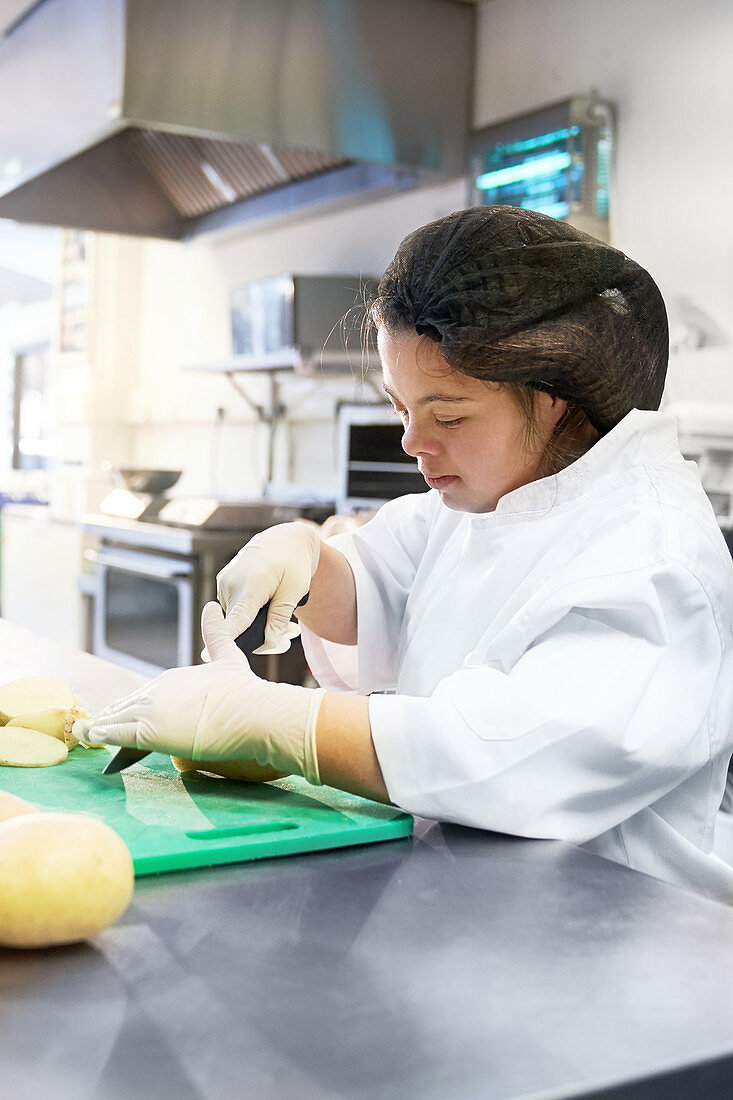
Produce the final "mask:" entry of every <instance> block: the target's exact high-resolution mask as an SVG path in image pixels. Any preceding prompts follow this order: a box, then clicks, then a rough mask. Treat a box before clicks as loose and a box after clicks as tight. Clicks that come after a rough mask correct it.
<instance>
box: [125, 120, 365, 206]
mask: <svg viewBox="0 0 733 1100" xmlns="http://www.w3.org/2000/svg"><path fill="white" fill-rule="evenodd" d="M125 145H126V147H127V149H128V150H129V152H130V154H131V155H133V156H135V157H136V158H137V159H138V161H139V162H140V163H141V164H142V165H143V167H144V168H145V169H146V170H147V171H148V172H149V173H150V175H151V176H152V177H153V179H154V180H155V181H156V183H157V184H158V186H159V187H160V188H161V189H162V190H163V191H164V192H165V194H166V195H167V196H168V198H169V199H170V201H171V202H172V203H173V205H174V207H175V208H176V210H177V211H178V213H179V214H181V215H182V216H183V217H186V218H191V217H197V216H198V215H200V214H208V213H210V212H211V211H212V210H217V209H218V208H219V207H221V206H222V205H223V204H225V203H226V202H236V201H238V200H239V199H244V198H249V197H251V196H252V195H257V194H260V193H262V192H263V191H271V190H272V189H273V188H274V187H282V186H283V185H284V184H288V183H293V182H294V181H295V180H300V179H306V178H307V177H308V176H313V175H316V174H318V173H320V172H327V171H330V170H331V169H332V168H339V167H342V166H344V165H346V164H348V163H349V162H348V161H347V160H346V159H344V158H343V157H328V156H325V155H324V154H322V153H316V152H310V151H303V150H295V149H284V148H276V147H272V154H273V158H274V159H275V163H276V164H280V165H282V169H283V171H284V178H283V171H278V170H277V168H276V167H275V165H274V164H273V162H272V159H271V158H270V157H269V156H268V155H267V153H266V152H264V151H263V148H262V146H260V145H259V144H257V143H256V142H235V141H218V140H215V139H212V138H192V137H186V136H185V135H182V134H167V133H163V132H160V131H154V130H136V129H131V130H128V131H126V133H125ZM204 165H209V166H211V168H213V169H214V172H213V173H210V174H208V173H207V172H206V170H205V168H204ZM212 176H213V179H212ZM216 176H218V177H219V178H220V179H221V181H222V183H223V184H224V188H225V190H224V189H222V187H217V185H216V183H215V182H214V181H215V179H216Z"/></svg>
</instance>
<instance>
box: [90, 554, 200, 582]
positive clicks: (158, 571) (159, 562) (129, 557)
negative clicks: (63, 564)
mask: <svg viewBox="0 0 733 1100" xmlns="http://www.w3.org/2000/svg"><path fill="white" fill-rule="evenodd" d="M97 565H98V566H105V567H107V568H112V569H122V570H124V571H125V572H126V573H135V574H138V575H140V576H143V577H155V578H157V579H159V580H166V581H176V580H190V579H191V578H192V576H193V562H182V561H170V560H168V559H166V558H163V557H160V558H159V557H156V556H155V555H154V554H149V555H148V554H146V555H143V554H134V553H133V554H127V553H124V552H122V553H118V554H116V553H115V552H114V551H110V550H106V549H104V550H101V549H100V550H98V551H97Z"/></svg>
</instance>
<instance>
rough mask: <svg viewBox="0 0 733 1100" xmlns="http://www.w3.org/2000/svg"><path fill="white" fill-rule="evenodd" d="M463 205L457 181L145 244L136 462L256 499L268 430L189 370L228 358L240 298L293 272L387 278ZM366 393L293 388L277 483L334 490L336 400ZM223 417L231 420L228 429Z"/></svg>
mask: <svg viewBox="0 0 733 1100" xmlns="http://www.w3.org/2000/svg"><path fill="white" fill-rule="evenodd" d="M466 197H467V185H466V182H465V181H464V180H462V179H459V180H454V181H451V182H449V183H445V184H442V185H440V186H435V187H431V188H425V189H421V190H419V191H413V192H407V193H404V194H400V195H396V196H393V197H391V198H387V199H381V200H379V201H372V202H364V203H362V204H360V205H357V206H354V207H351V208H347V209H344V210H341V211H339V212H337V213H333V214H329V215H316V216H311V217H308V218H305V219H302V220H295V221H289V222H288V223H287V224H283V225H281V226H280V227H278V228H271V229H270V230H268V231H262V232H260V233H252V232H248V233H242V232H241V231H239V232H234V233H232V234H231V235H229V236H223V237H217V238H215V239H214V238H203V239H201V240H199V241H195V242H192V243H190V244H187V245H181V244H176V243H166V242H159V241H149V242H145V244H144V246H143V248H144V253H143V271H144V275H143V286H142V292H141V294H140V299H139V300H140V308H141V310H142V315H141V316H142V319H141V325H140V371H139V375H138V384H137V388H136V392H135V396H134V400H133V403H132V413H133V415H134V416H135V417H136V418H137V419H139V421H140V427H139V428H138V429H137V431H136V437H135V453H134V455H133V456H132V459H133V460H134V461H135V462H136V463H138V464H139V465H162V466H173V467H175V468H179V467H182V468H183V469H184V470H185V475H184V477H183V478H182V479H181V481H180V482H179V486H178V487H177V488H178V490H179V491H181V492H187V493H204V494H206V493H214V494H217V495H225V496H247V495H251V494H256V493H258V492H259V490H260V488H261V485H262V482H263V480H264V476H265V464H266V459H265V454H266V433H265V430H264V429H263V428H262V427H260V426H259V425H257V424H256V421H255V419H254V415H253V414H252V412H251V411H250V409H249V408H248V406H247V404H246V402H245V401H244V399H243V398H242V397H240V396H239V395H238V394H237V393H236V392H235V391H234V390H233V388H232V387H231V386H230V385H229V383H228V382H227V381H226V379H224V378H223V377H222V376H220V375H217V374H215V373H206V374H201V373H196V372H192V371H190V370H188V369H186V368H188V367H191V366H195V365H196V364H199V365H201V364H211V363H216V362H222V361H224V360H226V359H228V358H229V356H230V355H231V343H230V329H229V296H230V293H231V290H232V289H233V288H234V287H236V286H238V285H239V284H241V283H245V282H247V281H248V280H251V279H259V278H264V277H266V276H268V275H275V274H280V273H286V272H290V273H296V274H312V273H317V274H344V273H354V274H363V275H377V276H378V275H380V274H381V272H382V271H383V270H384V268H385V266H386V265H387V263H388V262H389V260H390V259H391V258H392V255H393V254H394V251H395V249H396V247H397V245H398V244H399V242H400V241H401V240H402V238H403V237H404V236H405V235H406V234H407V233H409V232H410V231H411V230H412V229H414V228H415V227H416V226H417V225H420V224H422V223H423V222H426V221H430V220H431V219H433V218H437V217H441V216H442V215H443V214H447V213H450V211H452V210H456V209H459V208H460V207H462V206H465V203H466ZM240 381H241V384H242V385H243V386H244V387H245V388H246V390H247V392H248V393H249V394H250V395H251V397H252V399H253V400H255V401H257V402H259V403H266V401H267V399H268V393H267V385H268V383H267V381H266V380H265V379H263V378H261V377H249V376H247V377H246V378H242V379H240ZM363 393H364V390H363V386H362V384H361V381H360V380H359V379H357V378H355V379H353V380H350V379H344V380H341V381H340V382H336V381H328V382H325V383H319V384H318V385H317V386H316V385H314V383H313V382H311V381H304V380H292V381H285V382H284V383H283V398H284V402H285V404H286V405H287V406H288V408H289V411H290V419H291V421H292V423H291V425H290V427H289V443H288V445H285V440H284V434H285V433H284V431H283V432H281V433H280V436H279V440H278V447H277V451H276V469H275V480H276V481H280V482H282V481H294V480H297V481H299V482H302V483H304V484H307V485H313V486H316V487H320V488H322V489H323V488H326V487H328V486H335V483H336V466H335V451H334V439H333V427H332V425H333V415H334V407H335V404H336V401H337V400H339V399H342V400H359V399H361V397H362V395H363ZM373 396H374V394H373V393H372V397H373ZM218 409H224V410H225V414H224V419H223V420H219V419H218V416H217V410H218ZM288 458H289V460H290V461H289V463H288Z"/></svg>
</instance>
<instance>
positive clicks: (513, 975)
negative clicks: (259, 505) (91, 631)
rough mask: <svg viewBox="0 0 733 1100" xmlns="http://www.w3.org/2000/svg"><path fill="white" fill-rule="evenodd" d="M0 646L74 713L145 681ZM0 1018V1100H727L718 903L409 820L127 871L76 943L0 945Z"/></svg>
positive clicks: (6, 631)
mask: <svg viewBox="0 0 733 1100" xmlns="http://www.w3.org/2000/svg"><path fill="white" fill-rule="evenodd" d="M0 654H2V661H1V662H0V665H1V667H2V679H3V680H7V679H12V678H14V677H16V676H21V675H27V674H49V675H57V676H60V677H62V678H63V679H65V680H66V681H67V682H68V683H69V684H70V686H71V687H72V688H74V690H75V691H76V692H77V694H79V696H80V697H81V698H82V699H83V701H84V702H85V703H86V705H87V706H88V707H89V708H90V709H95V708H96V707H98V706H101V705H102V704H103V703H105V702H108V701H109V700H110V699H112V698H113V697H115V696H116V695H119V694H122V693H124V692H126V691H128V690H130V689H131V688H133V687H134V686H135V685H136V684H137V683H139V681H140V678H139V677H138V676H136V675H135V674H133V673H131V672H127V671H123V670H122V669H118V668H116V667H115V666H113V665H109V664H106V663H105V662H103V661H100V660H98V659H97V658H95V657H91V656H89V655H88V654H82V653H75V652H74V651H73V650H68V649H64V648H63V647H61V646H58V645H55V644H53V643H50V642H45V641H43V640H41V639H39V638H37V637H36V636H34V635H33V634H30V633H29V632H27V631H24V630H20V629H18V628H16V627H13V626H10V625H9V624H7V623H3V622H2V621H1V620H0ZM1 786H2V771H1V770H0V787H1ZM0 1006H1V1009H0V1010H1V1012H2V1026H1V1027H0V1065H2V1077H1V1079H0V1096H1V1097H3V1098H4V1097H6V1096H7V1097H11V1096H13V1097H18V1098H22V1100H36V1098H39V1100H40V1098H41V1097H44V1098H45V1097H49V1096H52V1097H53V1098H54V1100H71V1098H72V1097H73V1098H74V1100H88V1098H89V1100H138V1098H139V1097H143V1096H146V1097H147V1096H150V1097H153V1096H154V1097H156V1100H167V1098H168V1097H171V1098H172V1097H174V1096H175V1097H176V1098H177V1100H218V1098H220V1097H221V1098H222V1100H224V1098H226V1100H231V1098H232V1097H242V1096H246V1097H252V1098H255V1100H269V1098H272V1100H287V1098H290V1097H294V1098H295V1097H297V1098H298V1100H310V1098H313V1100H316V1098H319V1100H320V1098H323V1100H342V1098H352V1097H353V1098H360V1100H361V1098H364V1100H372V1098H379V1100H395V1098H399V1100H462V1098H471V1100H473V1098H478V1097H481V1100H493V1098H497V1100H498V1098H509V1097H515V1098H516V1097H524V1098H529V1097H534V1098H538V1097H540V1096H541V1097H543V1098H545V1100H546V1098H549V1097H557V1098H560V1097H561V1098H563V1100H567V1098H569V1097H573V1096H583V1097H590V1096H591V1095H599V1096H601V1095H602V1096H604V1097H617V1096H618V1097H628V1098H632V1097H633V1098H637V1097H638V1098H641V1097H651V1096H660V1095H663V1096H664V1097H665V1100H668V1098H670V1097H671V1098H675V1097H690V1096H697V1095H699V1096H701V1097H703V1096H704V1097H711V1096H723V1095H731V1091H732V1090H733V909H728V908H727V907H725V906H723V905H720V904H717V903H714V902H708V901H706V900H704V899H702V898H699V897H696V896H694V895H692V894H688V893H686V892H685V891H682V890H680V889H677V888H675V887H672V886H668V885H666V884H664V883H661V882H658V881H656V880H654V879H651V878H647V877H645V876H643V875H640V874H637V873H635V872H633V871H629V870H627V869H625V868H623V867H620V866H616V865H615V864H612V863H609V862H607V861H605V860H602V859H599V858H597V857H595V856H592V855H590V854H587V853H585V852H582V851H580V850H579V849H576V848H573V847H571V846H569V845H565V844H561V843H556V842H548V841H526V840H519V839H515V838H511V837H506V836H499V835H495V834H489V833H482V832H479V831H476V830H472V829H466V828H460V827H458V826H445V825H438V824H436V823H431V822H427V821H417V822H416V829H415V836H414V837H413V839H412V840H397V841H391V842H386V843H381V844H373V845H365V846H362V847H357V848H350V849H341V850H337V851H333V852H322V853H317V854H312V855H304V856H292V857H285V858H280V859H271V860H263V861H261V862H258V863H249V864H240V865H235V866H227V867H219V868H214V869H210V868H209V869H203V870H197V871H186V872H178V873H171V874H166V875H160V876H147V877H145V878H142V879H140V880H138V882H137V885H136V890H135V897H134V901H133V904H132V905H131V907H130V908H129V910H128V911H127V913H126V914H125V915H124V916H123V918H122V919H121V920H120V922H119V923H118V924H117V925H115V926H113V927H112V928H109V929H107V930H106V931H105V932H103V933H101V934H100V935H99V936H97V937H95V938H94V939H93V940H91V941H90V942H88V943H84V944H80V945H78V946H73V947H66V948H57V949H53V950H47V951H27V952H22V951H3V950H2V949H0ZM665 1075H666V1076H665ZM660 1089H661V1090H662V1091H660Z"/></svg>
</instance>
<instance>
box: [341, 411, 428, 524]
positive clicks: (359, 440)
mask: <svg viewBox="0 0 733 1100" xmlns="http://www.w3.org/2000/svg"><path fill="white" fill-rule="evenodd" d="M337 417H338V419H337V433H338V441H337V447H338V478H339V482H338V488H337V492H336V505H337V511H338V512H339V513H345V514H348V513H349V512H360V511H365V510H371V509H376V508H379V507H380V505H382V504H384V503H385V501H388V500H393V499H394V497H398V496H402V495H403V494H405V493H424V492H427V490H428V486H427V484H426V482H425V478H424V477H423V476H422V474H421V473H420V471H419V470H418V467H417V462H416V461H415V459H414V458H411V457H410V456H409V455H407V454H406V453H405V452H404V451H403V450H402V435H403V432H404V429H403V427H402V424H401V422H400V420H399V417H398V416H397V415H396V414H395V411H394V409H393V408H392V406H391V405H388V404H386V403H385V404H342V405H340V406H339V408H338V412H337Z"/></svg>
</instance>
